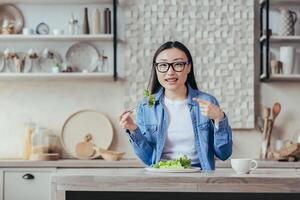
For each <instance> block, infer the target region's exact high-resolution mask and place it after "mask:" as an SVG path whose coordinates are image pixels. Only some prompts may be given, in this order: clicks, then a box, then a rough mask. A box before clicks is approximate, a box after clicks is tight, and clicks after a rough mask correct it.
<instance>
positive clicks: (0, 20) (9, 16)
mask: <svg viewBox="0 0 300 200" xmlns="http://www.w3.org/2000/svg"><path fill="white" fill-rule="evenodd" d="M4 23H8V24H14V33H15V34H16V33H21V32H22V29H23V26H24V18H23V15H22V12H21V11H20V10H19V9H18V8H17V7H16V6H14V5H12V4H2V5H0V27H3V24H4Z"/></svg>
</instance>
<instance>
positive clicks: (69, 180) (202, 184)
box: [51, 168, 300, 200]
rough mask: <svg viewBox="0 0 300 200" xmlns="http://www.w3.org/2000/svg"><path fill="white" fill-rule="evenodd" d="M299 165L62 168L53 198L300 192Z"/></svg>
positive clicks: (56, 176)
mask: <svg viewBox="0 0 300 200" xmlns="http://www.w3.org/2000/svg"><path fill="white" fill-rule="evenodd" d="M299 185H300V170H299V169H274V168H271V169H270V168H261V169H256V170H255V171H252V172H251V173H250V174H243V175H238V174H236V173H235V172H234V171H233V170H232V169H230V168H220V169H217V170H215V171H202V172H197V173H152V172H148V171H146V170H145V169H141V168H118V169H117V168H114V169H113V168H110V169H108V168H103V169H91V170H88V171H86V170H83V169H58V171H57V172H56V173H55V174H54V175H53V176H52V177H51V187H52V188H51V191H52V199H55V200H64V199H65V196H66V191H98V192H101V191H111V192H122V191H125V192H192V193H202V192H204V193H210V192H218V193H219V192H229V193H277V194H278V193H300V187H299Z"/></svg>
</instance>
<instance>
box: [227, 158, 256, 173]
mask: <svg viewBox="0 0 300 200" xmlns="http://www.w3.org/2000/svg"><path fill="white" fill-rule="evenodd" d="M231 167H232V169H234V171H235V172H236V173H237V174H248V173H249V172H250V171H252V170H255V169H256V168H257V162H256V160H252V159H248V158H235V159H231Z"/></svg>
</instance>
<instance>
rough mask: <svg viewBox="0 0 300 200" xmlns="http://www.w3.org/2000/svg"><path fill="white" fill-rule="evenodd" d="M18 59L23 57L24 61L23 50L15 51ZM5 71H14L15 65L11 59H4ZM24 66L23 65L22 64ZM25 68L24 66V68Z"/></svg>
mask: <svg viewBox="0 0 300 200" xmlns="http://www.w3.org/2000/svg"><path fill="white" fill-rule="evenodd" d="M16 54H17V56H18V58H19V59H21V60H22V59H24V60H25V61H26V58H25V57H26V53H25V52H17V53H16ZM5 67H6V71H7V72H10V73H16V65H15V61H14V60H13V59H8V60H6V66H5ZM24 67H25V66H24ZM24 69H25V68H24Z"/></svg>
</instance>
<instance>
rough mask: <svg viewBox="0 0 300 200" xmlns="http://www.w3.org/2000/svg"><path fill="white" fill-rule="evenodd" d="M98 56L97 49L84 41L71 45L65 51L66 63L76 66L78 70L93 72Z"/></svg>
mask: <svg viewBox="0 0 300 200" xmlns="http://www.w3.org/2000/svg"><path fill="white" fill-rule="evenodd" d="M98 58H99V52H98V51H97V49H96V48H95V47H94V46H92V45H90V44H88V43H84V42H79V43H76V44H74V45H72V46H71V47H70V48H69V49H68V51H67V53H66V60H67V61H68V63H70V64H71V65H72V67H76V68H77V69H78V71H79V72H82V71H83V70H87V71H88V72H94V71H95V70H96V69H97V60H98Z"/></svg>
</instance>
